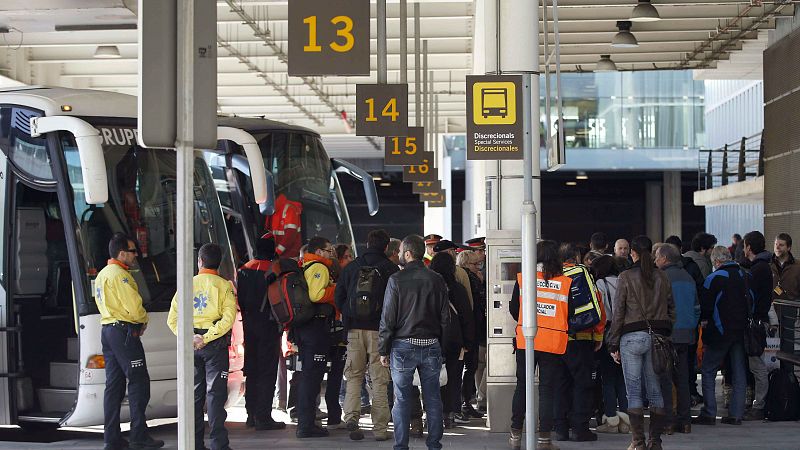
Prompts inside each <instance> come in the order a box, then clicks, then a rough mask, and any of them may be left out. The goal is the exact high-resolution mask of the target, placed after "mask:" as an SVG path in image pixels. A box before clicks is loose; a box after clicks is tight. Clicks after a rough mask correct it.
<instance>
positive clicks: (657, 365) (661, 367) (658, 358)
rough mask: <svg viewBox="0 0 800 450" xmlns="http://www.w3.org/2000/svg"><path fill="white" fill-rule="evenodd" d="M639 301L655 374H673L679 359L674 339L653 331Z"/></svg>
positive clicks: (640, 300) (639, 300)
mask: <svg viewBox="0 0 800 450" xmlns="http://www.w3.org/2000/svg"><path fill="white" fill-rule="evenodd" d="M642 282H644V280H642ZM637 300H638V303H639V308H641V310H642V317H644V321H645V323H646V324H647V333H648V334H649V335H650V353H651V355H650V356H651V359H652V360H653V372H655V373H656V375H663V374H666V373H671V372H672V369H673V368H674V367H675V361H676V360H677V359H678V358H677V355H676V353H675V347H673V346H672V339H670V338H669V337H668V336H664V335H663V334H659V333H656V332H655V331H653V327H652V326H650V320H648V318H647V313H645V312H644V305H642V299H640V298H637Z"/></svg>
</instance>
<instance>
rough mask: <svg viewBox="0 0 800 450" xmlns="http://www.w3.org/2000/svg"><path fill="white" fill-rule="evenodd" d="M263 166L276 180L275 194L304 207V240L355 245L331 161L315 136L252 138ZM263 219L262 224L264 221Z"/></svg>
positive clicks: (279, 134)
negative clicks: (259, 153) (255, 141)
mask: <svg viewBox="0 0 800 450" xmlns="http://www.w3.org/2000/svg"><path fill="white" fill-rule="evenodd" d="M255 138H256V140H258V144H259V146H260V148H261V154H262V155H263V157H264V166H265V167H266V169H267V170H269V171H270V172H272V174H273V175H274V177H275V195H276V196H278V195H280V194H283V195H285V196H286V198H288V199H289V200H293V201H297V202H300V203H302V204H303V213H302V217H301V219H302V223H301V227H302V231H303V238H304V239H308V238H311V237H313V236H323V237H325V238H327V239H329V240H330V241H331V242H334V243H344V244H348V245H350V246H351V247H352V246H353V245H354V240H353V232H352V229H351V228H350V218H349V217H348V215H347V208H346V206H345V202H344V197H343V196H342V189H341V187H340V186H339V182H338V180H337V179H336V175H335V173H334V172H333V170H332V168H331V161H330V159H329V158H328V154H327V153H326V152H325V148H324V147H323V146H322V142H321V141H320V139H319V138H318V137H317V136H314V135H310V134H301V133H294V132H282V131H274V132H270V133H262V134H256V135H255ZM265 219H266V218H265V217H262V218H261V220H262V223H264V222H263V221H264V220H265Z"/></svg>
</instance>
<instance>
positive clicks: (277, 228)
mask: <svg viewBox="0 0 800 450" xmlns="http://www.w3.org/2000/svg"><path fill="white" fill-rule="evenodd" d="M302 212H303V205H302V204H301V203H299V202H294V201H291V200H289V199H288V198H286V196H285V195H283V194H280V195H278V198H276V199H275V213H274V214H273V215H272V217H271V218H270V219H269V228H270V230H271V231H272V235H273V236H274V238H275V253H277V254H278V255H280V256H284V257H287V258H292V257H295V256H298V255H299V254H300V247H301V241H302V239H301V231H302V230H301V227H300V224H301V222H300V221H301V215H302Z"/></svg>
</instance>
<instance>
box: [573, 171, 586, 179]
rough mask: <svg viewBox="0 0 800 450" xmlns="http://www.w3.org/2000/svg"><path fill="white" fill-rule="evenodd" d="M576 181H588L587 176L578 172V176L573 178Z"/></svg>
mask: <svg viewBox="0 0 800 450" xmlns="http://www.w3.org/2000/svg"><path fill="white" fill-rule="evenodd" d="M575 179H576V180H588V179H589V175H586V172H578V175H576V176H575Z"/></svg>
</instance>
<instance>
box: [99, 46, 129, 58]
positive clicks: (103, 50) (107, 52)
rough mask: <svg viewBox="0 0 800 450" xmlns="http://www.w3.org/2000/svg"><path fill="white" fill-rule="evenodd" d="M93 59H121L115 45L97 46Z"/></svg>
mask: <svg viewBox="0 0 800 450" xmlns="http://www.w3.org/2000/svg"><path fill="white" fill-rule="evenodd" d="M94 57H95V58H100V59H114V58H121V57H122V56H120V54H119V48H117V46H116V45H98V46H97V50H95V51H94Z"/></svg>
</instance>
